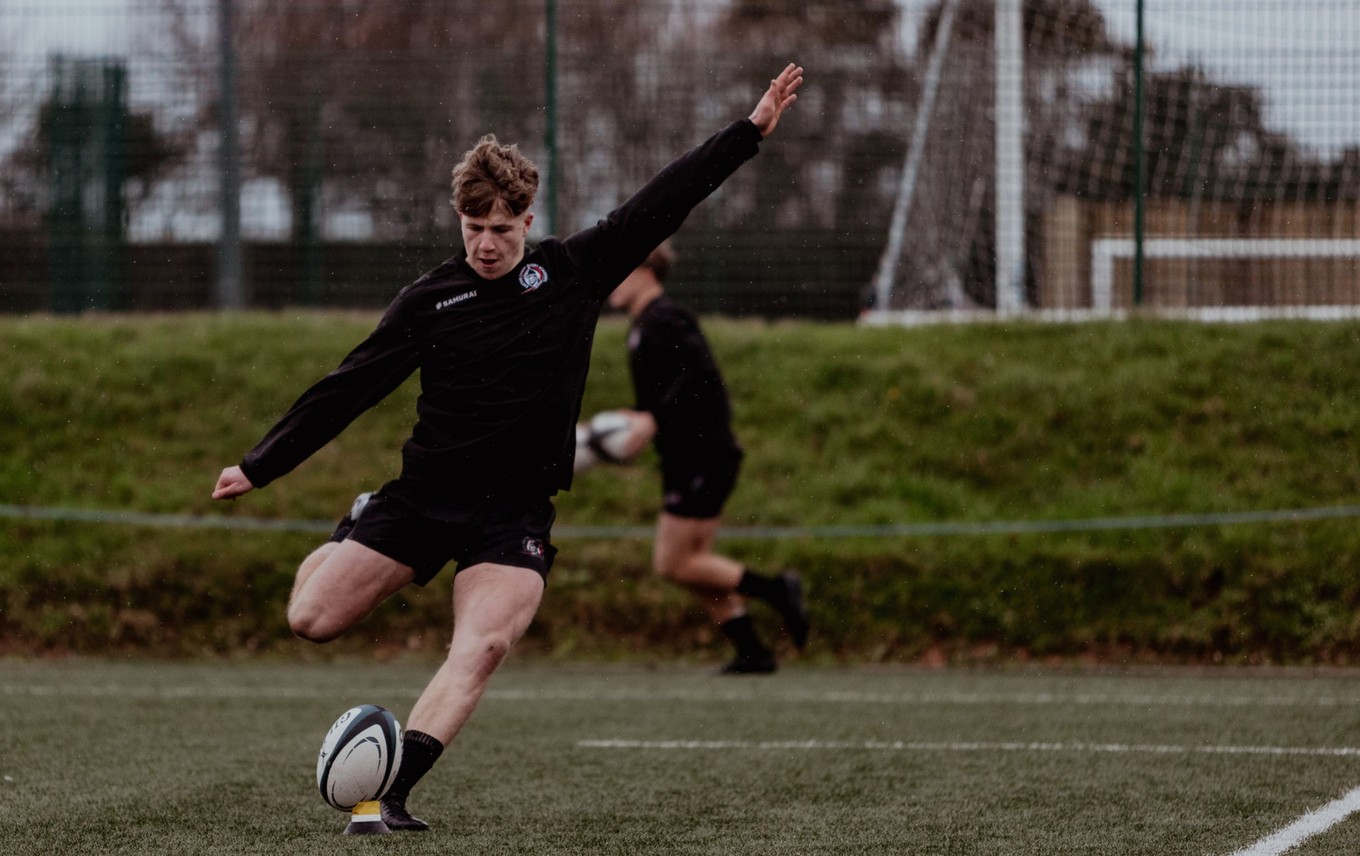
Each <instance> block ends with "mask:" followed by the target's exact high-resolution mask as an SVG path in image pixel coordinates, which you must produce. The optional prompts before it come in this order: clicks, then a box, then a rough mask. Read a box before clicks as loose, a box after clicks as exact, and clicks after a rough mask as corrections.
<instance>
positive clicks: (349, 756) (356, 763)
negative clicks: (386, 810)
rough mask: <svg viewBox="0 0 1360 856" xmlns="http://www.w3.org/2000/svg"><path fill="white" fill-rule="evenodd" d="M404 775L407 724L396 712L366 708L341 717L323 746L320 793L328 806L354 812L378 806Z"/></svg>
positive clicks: (318, 774)
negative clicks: (403, 732) (367, 804)
mask: <svg viewBox="0 0 1360 856" xmlns="http://www.w3.org/2000/svg"><path fill="white" fill-rule="evenodd" d="M399 769H401V723H400V722H397V718H396V717H395V716H393V715H392V712H391V711H390V710H387V709H386V708H383V707H379V706H378V705H376V704H361V705H359V706H358V707H352V708H350V709H349V710H347V711H345V712H344V713H342V714H340V718H339V719H337V720H336V721H335V724H334V725H332V726H331V730H330V731H327V732H326V739H325V740H323V741H322V742H321V754H320V755H318V756H317V759H316V787H317V790H319V791H321V798H322V799H323V800H325V801H326V804H327V805H330V806H331V807H333V808H337V809H339V810H340V811H349V810H350V809H352V808H354V807H355V806H356V805H358V804H359V803H361V802H368V801H369V800H376V799H379V798H381V797H382V795H383V794H385V793H387V789H388V788H390V787H392V780H393V779H395V778H396V777H397V770H399Z"/></svg>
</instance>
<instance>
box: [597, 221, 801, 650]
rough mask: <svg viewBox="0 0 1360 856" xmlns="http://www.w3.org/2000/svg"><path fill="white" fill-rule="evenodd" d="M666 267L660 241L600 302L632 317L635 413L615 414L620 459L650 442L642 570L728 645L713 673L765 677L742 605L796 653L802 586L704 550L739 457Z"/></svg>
mask: <svg viewBox="0 0 1360 856" xmlns="http://www.w3.org/2000/svg"><path fill="white" fill-rule="evenodd" d="M674 262H675V253H674V251H673V250H672V249H671V246H670V243H669V242H666V243H662V244H661V245H660V246H659V247H657V248H656V249H655V250H653V251H652V252H651V254H650V255H648V256H647V258H646V260H645V261H643V263H642V265H641V266H639V267H638V268H637V270H635V271H633V272H632V273H631V274H629V275H628V278H627V279H625V280H624V281H623V282H622V283H620V284H619V286H618V288H616V289H614V291H613V292H612V293H611V294H610V295H609V305H610V306H612V307H613V308H615V309H622V310H624V311H625V312H627V313H628V316H629V318H631V319H632V326H631V327H630V328H629V330H628V357H629V360H628V364H629V368H630V369H631V370H632V377H633V392H634V395H635V397H636V402H637V403H636V409H635V410H631V411H623V412H624V413H626V414H627V415H628V416H629V420H630V423H631V428H630V430H629V433H628V438H627V441H626V443H625V454H624V457H625V458H631V457H633V456H634V455H636V454H637V453H638V452H640V451H641V450H642V448H643V447H644V446H646V445H647V443H649V442H652V441H653V440H655V443H656V451H657V454H658V455H659V456H660V458H661V491H662V511H661V514H660V517H659V518H658V519H657V524H656V540H655V542H654V546H653V548H652V565H653V567H654V568H655V569H656V572H657V573H658V574H660V575H661V576H662V577H664V578H665V579H667V580H670V581H671V582H673V583H676V584H677V585H680V586H683V587H684V588H687V589H689V590H690V591H691V592H693V593H694V596H695V597H696V598H697V599H698V600H699V603H700V604H702V605H703V607H704V609H705V610H706V611H707V612H708V615H709V618H711V619H712V620H713V623H714V624H717V625H718V627H719V628H721V630H722V632H723V635H724V636H726V637H727V638H728V640H730V641H731V643H732V645H733V647H734V648H735V649H736V656H735V657H733V659H732V660H731V662H729V663H728V664H727V665H725V666H724V667H723V669H722V671H723V673H724V674H762V673H768V672H773V671H774V670H775V668H776V663H775V658H774V653H773V652H772V651H771V650H770V649H769V648H768V647H766V645H765V644H764V643H763V642H762V641H761V640H760V637H759V635H758V634H757V633H756V628H755V624H754V623H753V622H752V620H751V616H750V615H749V614H748V613H747V611H746V598H747V597H754V598H756V599H758V600H762V601H764V602H766V603H768V604H769V605H770V606H772V607H774V609H776V610H777V611H778V612H779V614H780V615H781V616H783V619H784V625H785V628H786V629H787V630H788V634H789V637H790V639H792V640H793V644H794V645H796V646H797V647H798V648H799V649H802V648H803V646H804V645H806V644H807V636H808V614H807V608H806V607H805V605H804V599H803V582H802V579H801V578H800V577H799V576H798V575H797V574H795V573H791V572H785V573H783V574H780V575H779V576H777V577H768V576H763V575H761V574H758V573H755V572H754V571H752V570H750V569H749V568H746V567H744V566H743V565H742V564H741V563H739V562H737V561H735V560H733V559H730V558H728V557H726V556H723V555H720V554H718V553H715V552H714V551H713V540H714V538H715V537H716V536H717V533H718V527H719V526H720V524H721V522H722V521H721V516H722V510H723V505H724V504H726V502H727V498H728V496H730V495H731V493H732V489H733V488H734V487H735V486H736V482H737V472H738V471H739V470H740V468H741V459H742V449H741V446H740V445H739V444H738V443H737V438H736V436H735V435H734V434H733V433H732V406H731V403H730V402H729V400H728V396H727V388H726V386H725V385H724V384H723V379H722V374H721V373H720V372H719V371H718V364H717V362H716V361H715V360H714V359H713V352H712V350H711V349H710V348H709V346H708V342H707V341H706V340H705V339H704V334H703V332H702V331H701V330H700V329H699V319H698V318H696V317H695V315H694V313H693V312H691V311H690V310H689V309H687V308H685V307H684V306H682V305H680V304H679V303H677V302H675V301H674V300H672V299H671V298H670V297H668V296H667V295H666V293H665V285H664V284H665V280H666V276H667V274H668V273H669V272H670V269H671V266H672V265H673V264H674Z"/></svg>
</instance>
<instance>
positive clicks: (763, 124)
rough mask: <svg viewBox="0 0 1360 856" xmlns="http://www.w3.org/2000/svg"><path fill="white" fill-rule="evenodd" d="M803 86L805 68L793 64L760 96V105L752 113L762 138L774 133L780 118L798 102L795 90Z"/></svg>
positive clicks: (780, 73) (752, 122)
mask: <svg viewBox="0 0 1360 856" xmlns="http://www.w3.org/2000/svg"><path fill="white" fill-rule="evenodd" d="M802 85H803V67H802V66H800V65H794V64H793V63H789V64H788V65H787V66H785V67H784V70H783V71H781V72H779V76H778V77H776V78H775V79H774V80H771V81H770V88H769V89H766V90H765V94H764V95H762V96H760V103H758V104H756V109H755V110H753V111H751V124H753V125H755V126H756V130H758V131H760V136H761V137H768V136H769V135H770V134H771V133H772V132H773V131H774V126H775V125H778V124H779V117H780V116H782V115H784V111H785V110H787V109H788V108H789V107H791V106H793V102H795V101H797V100H798V96H797V94H795V90H796V89H798V87H800V86H802Z"/></svg>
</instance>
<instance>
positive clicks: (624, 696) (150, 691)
mask: <svg viewBox="0 0 1360 856" xmlns="http://www.w3.org/2000/svg"><path fill="white" fill-rule="evenodd" d="M420 691H421V687H420V686H418V685H415V684H413V685H411V686H401V687H398V686H373V687H368V688H367V689H365V690H364V694H365V695H368V696H372V697H374V698H415V697H416V696H417V695H419V694H420ZM350 692H352V690H348V689H346V690H340V689H337V688H335V687H288V686H231V685H226V684H219V685H208V684H203V685H189V686H174V687H171V686H163V687H130V686H125V685H121V684H115V683H104V684H80V683H62V684H41V683H22V682H14V683H5V684H0V697H4V696H27V697H30V698H43V697H53V698H123V699H185V700H193V699H207V700H211V699H235V698H243V699H265V698H268V699H303V700H309V699H332V698H335V697H336V695H337V693H350ZM484 698H486V699H489V700H499V701H564V702H595V701H603V702H620V701H637V702H665V703H674V702H680V703H687V702H692V703H695V704H715V703H732V704H771V703H787V704H842V705H880V706H903V707H907V706H913V705H962V706H971V705H1015V706H1031V707H1042V706H1057V705H1087V706H1121V707H1144V708H1149V709H1155V708H1158V707H1229V708H1251V707H1263V708H1284V707H1304V708H1336V707H1358V708H1360V696H1350V697H1343V696H1336V695H1307V694H1300V695H1232V694H1227V693H1191V694H1166V693H1152V692H1149V693H1118V692H1117V693H1083V692H1075V693H1065V692H1030V693H1019V692H1018V693H1004V692H901V693H874V692H849V691H846V692H839V691H823V692H805V691H797V690H794V691H783V692H779V691H775V692H768V691H767V692H751V691H742V690H699V689H680V690H645V689H633V690H628V689H619V690H589V689H587V690H553V689H512V688H492V689H489V690H487V692H486V695H485V696H484Z"/></svg>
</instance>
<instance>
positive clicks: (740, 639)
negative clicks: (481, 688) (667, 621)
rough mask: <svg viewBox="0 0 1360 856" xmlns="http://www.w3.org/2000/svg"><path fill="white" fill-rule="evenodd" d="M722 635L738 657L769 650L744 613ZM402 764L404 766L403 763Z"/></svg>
mask: <svg viewBox="0 0 1360 856" xmlns="http://www.w3.org/2000/svg"><path fill="white" fill-rule="evenodd" d="M721 627H722V632H723V635H725V636H726V637H727V638H728V639H730V640H732V644H733V645H734V646H735V647H736V649H737V656H738V657H764V656H768V655H769V653H770V650H769V649H768V648H766V647H765V646H764V645H762V644H761V643H760V637H759V636H757V635H756V626H755V624H754V623H753V622H752V621H751V616H750V615H747V614H745V613H743V614H741V615H738V616H737V617H736V618H729V619H728V620H727V621H724V622H723V623H722V625H721ZM403 766H405V765H404V764H403Z"/></svg>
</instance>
